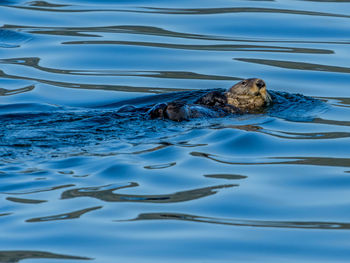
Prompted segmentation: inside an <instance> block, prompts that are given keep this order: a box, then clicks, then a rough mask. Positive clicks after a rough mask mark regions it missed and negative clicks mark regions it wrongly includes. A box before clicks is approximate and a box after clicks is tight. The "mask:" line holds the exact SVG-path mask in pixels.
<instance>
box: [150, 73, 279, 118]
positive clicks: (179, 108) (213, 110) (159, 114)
mask: <svg viewBox="0 0 350 263" xmlns="http://www.w3.org/2000/svg"><path fill="white" fill-rule="evenodd" d="M271 101H272V100H271V96H270V94H269V93H268V91H267V90H266V84H265V82H264V81H263V80H262V79H258V78H251V79H245V80H242V81H240V82H238V83H237V84H235V85H234V86H232V87H231V88H230V89H229V90H227V91H225V92H220V91H212V92H208V93H207V94H205V95H204V96H202V97H200V98H199V99H198V100H196V101H195V102H194V103H193V104H187V103H185V102H183V101H173V102H170V103H159V104H157V105H155V106H154V107H153V108H152V109H150V111H149V112H148V113H149V116H150V117H151V118H152V119H155V118H163V119H170V120H173V121H183V120H189V119H191V118H196V117H204V116H210V117H220V116H225V115H227V114H230V113H236V114H242V113H259V112H262V111H263V110H264V109H265V108H266V107H267V106H268V105H269V104H270V103H271Z"/></svg>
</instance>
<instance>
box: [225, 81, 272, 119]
mask: <svg viewBox="0 0 350 263" xmlns="http://www.w3.org/2000/svg"><path fill="white" fill-rule="evenodd" d="M226 97H227V102H228V104H231V105H233V106H235V107H237V108H239V109H241V110H242V111H246V112H258V111H261V110H262V109H263V108H264V107H265V106H267V105H269V104H270V102H271V97H270V95H269V93H268V92H267V90H266V84H265V82H264V81H263V80H262V79H255V78H254V79H245V80H242V81H240V82H238V83H237V84H235V85H234V86H232V87H231V88H230V89H229V90H228V91H227V92H226Z"/></svg>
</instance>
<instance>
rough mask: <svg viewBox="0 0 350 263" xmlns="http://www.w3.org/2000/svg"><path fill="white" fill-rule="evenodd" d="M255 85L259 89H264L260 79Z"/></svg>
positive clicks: (263, 83)
mask: <svg viewBox="0 0 350 263" xmlns="http://www.w3.org/2000/svg"><path fill="white" fill-rule="evenodd" d="M255 84H256V86H257V87H258V88H259V89H262V88H263V87H265V82H264V81H263V80H262V79H258V80H257V81H256V83H255Z"/></svg>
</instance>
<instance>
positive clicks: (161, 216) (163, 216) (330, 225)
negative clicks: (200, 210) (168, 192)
mask: <svg viewBox="0 0 350 263" xmlns="http://www.w3.org/2000/svg"><path fill="white" fill-rule="evenodd" d="M137 220H183V221H191V222H196V223H197V222H199V223H209V224H219V225H229V226H248V227H273V228H274V227H276V228H300V229H332V230H334V229H347V230H348V229H349V228H350V224H348V223H337V222H277V221H258V220H239V219H220V218H211V217H201V216H194V215H186V214H175V213H152V214H141V215H139V216H138V217H137V218H135V219H132V220H128V221H129V222H131V221H137Z"/></svg>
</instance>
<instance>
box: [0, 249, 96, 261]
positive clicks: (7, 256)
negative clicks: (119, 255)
mask: <svg viewBox="0 0 350 263" xmlns="http://www.w3.org/2000/svg"><path fill="white" fill-rule="evenodd" d="M32 258H36V259H45V258H46V259H48V258H50V259H70V260H78V259H79V260H91V258H85V257H75V256H68V255H60V254H55V253H50V252H42V251H25V250H23V251H22V250H18V251H0V260H1V262H4V263H16V262H20V261H22V260H24V259H32Z"/></svg>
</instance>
